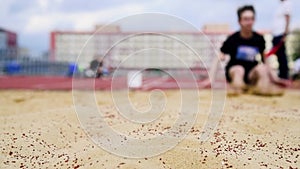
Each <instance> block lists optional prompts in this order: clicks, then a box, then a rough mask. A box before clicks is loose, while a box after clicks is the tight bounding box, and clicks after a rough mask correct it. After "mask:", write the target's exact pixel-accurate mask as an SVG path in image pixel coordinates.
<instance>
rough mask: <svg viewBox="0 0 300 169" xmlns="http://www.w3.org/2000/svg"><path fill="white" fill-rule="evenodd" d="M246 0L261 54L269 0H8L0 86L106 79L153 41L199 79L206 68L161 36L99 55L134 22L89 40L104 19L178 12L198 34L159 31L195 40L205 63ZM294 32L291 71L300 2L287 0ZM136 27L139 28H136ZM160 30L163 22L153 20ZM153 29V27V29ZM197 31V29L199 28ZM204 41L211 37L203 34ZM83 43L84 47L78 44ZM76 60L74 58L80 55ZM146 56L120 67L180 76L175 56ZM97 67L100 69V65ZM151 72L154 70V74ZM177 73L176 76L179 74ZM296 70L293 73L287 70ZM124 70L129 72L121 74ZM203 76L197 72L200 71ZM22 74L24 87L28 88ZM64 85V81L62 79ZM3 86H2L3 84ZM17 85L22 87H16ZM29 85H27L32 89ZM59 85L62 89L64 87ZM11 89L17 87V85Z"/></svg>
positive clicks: (0, 28)
mask: <svg viewBox="0 0 300 169" xmlns="http://www.w3.org/2000/svg"><path fill="white" fill-rule="evenodd" d="M244 4H252V5H254V6H255V8H256V11H257V19H256V25H255V30H257V31H258V32H260V33H261V34H263V35H264V37H265V40H266V51H267V50H269V49H271V47H272V43H271V40H272V34H271V26H270V25H271V22H272V18H273V15H274V12H273V10H272V9H274V8H276V5H278V4H277V3H270V1H266V0H264V1H254V0H247V1H238V0H231V1H225V0H222V1H218V3H213V2H211V1H205V0H201V1H197V2H195V1H191V0H188V1H181V0H180V1H176V2H171V1H169V0H167V1H162V0H154V1H151V2H147V1H134V0H129V1H126V2H122V1H116V0H113V1H107V2H103V1H88V2H84V1H80V0H74V1H70V0H67V1H62V0H54V1H50V0H29V1H16V0H9V1H5V2H3V3H2V5H1V7H0V8H1V10H0V11H1V12H0V19H1V24H0V76H1V79H2V82H1V83H0V87H1V86H2V88H7V87H12V86H13V85H12V84H13V82H14V81H10V83H9V84H8V81H7V78H8V77H12V79H10V80H16V81H15V84H19V83H18V81H17V79H16V77H17V76H18V77H19V76H28V77H32V78H35V79H31V80H28V81H29V82H28V83H30V85H31V86H32V84H34V81H36V83H38V82H42V81H44V82H45V79H39V78H41V77H52V78H56V79H53V80H50V79H49V78H48V80H49V83H50V82H51V81H52V82H53V81H59V80H66V79H62V78H67V77H72V76H73V75H75V76H76V77H110V76H111V75H112V74H113V71H114V69H115V68H116V66H117V65H118V64H119V63H120V62H121V60H122V59H123V58H124V57H126V55H127V53H130V52H128V50H129V49H132V48H141V49H142V48H144V47H145V45H149V44H150V46H151V45H154V44H156V45H157V44H158V46H159V47H164V48H168V49H171V50H172V51H173V52H177V53H178V54H179V55H180V57H181V56H182V57H183V58H184V59H185V60H186V61H187V62H188V64H189V65H188V66H189V67H190V68H191V69H192V70H193V71H194V72H197V73H200V72H204V74H203V75H199V77H205V67H204V66H203V65H202V66H201V65H200V64H199V61H197V60H195V58H194V59H193V58H192V57H188V56H189V54H188V53H185V52H184V51H183V52H182V51H180V50H181V49H179V48H176V47H174V44H173V42H165V41H163V40H161V39H159V38H156V39H154V40H151V41H149V38H147V36H144V37H141V38H136V39H135V40H132V41H130V42H127V43H126V45H125V46H123V47H122V48H119V49H117V50H118V51H115V53H114V54H111V55H113V56H109V59H104V56H105V55H107V54H106V53H105V51H107V49H108V48H109V47H110V46H112V44H113V43H114V42H115V41H116V40H118V39H121V38H123V37H126V36H127V35H130V34H131V33H133V32H138V31H141V30H135V25H126V24H124V25H122V23H120V24H117V25H109V27H106V29H105V30H104V31H101V33H99V34H98V36H97V38H92V39H90V40H89V41H88V43H87V45H86V46H84V45H85V43H86V42H87V40H88V39H89V38H90V37H91V36H92V35H93V34H94V33H95V32H96V30H99V28H101V27H102V26H104V25H105V24H109V23H112V22H114V21H115V20H118V19H120V18H123V17H126V16H130V15H134V14H138V13H145V12H160V13H165V14H169V15H174V16H176V17H179V18H181V19H183V20H185V21H187V22H189V23H190V24H192V25H193V26H194V27H195V28H197V29H198V30H199V31H176V30H175V31H172V30H164V33H166V34H170V35H175V36H180V38H182V39H184V41H185V42H187V43H189V44H193V46H192V47H193V48H196V49H199V50H198V51H202V52H200V53H203V54H201V55H202V58H203V61H204V62H205V63H206V64H209V63H210V61H211V60H212V57H211V56H212V55H213V54H212V52H213V49H211V48H208V46H209V45H210V43H211V44H212V45H213V46H214V47H215V49H218V48H219V47H220V45H221V44H222V43H223V41H224V40H225V38H226V37H227V36H228V35H230V34H231V33H232V32H234V31H236V30H237V29H238V28H239V26H238V23H237V17H236V9H237V8H238V7H239V6H241V5H244ZM292 4H293V10H292V15H291V16H292V20H291V23H292V24H291V33H290V34H289V36H288V40H287V43H286V44H287V53H288V57H289V66H290V69H291V70H292V69H293V66H294V60H296V59H297V58H298V57H300V43H299V42H300V16H299V15H297V11H296V10H297V7H300V2H299V1H295V0H292ZM139 23H140V25H142V27H144V28H145V30H149V28H154V29H155V27H156V26H155V25H153V23H151V22H148V21H147V20H140V21H139ZM140 25H139V27H141V26H140ZM157 26H158V27H159V28H161V27H163V23H162V24H160V25H157ZM150 30H151V29H150ZM201 32H202V33H201ZM204 36H205V38H208V41H207V40H206V39H205V40H204ZM83 47H84V49H85V50H84V51H82V48H83ZM79 55H80V56H81V58H84V59H79V60H78V61H77V57H78V56H79ZM144 55H145V56H144V58H143V57H141V59H139V60H134V61H132V63H128V64H127V65H126V66H124V67H122V68H123V69H124V71H126V70H130V69H137V68H143V67H145V68H147V67H151V66H152V65H156V66H157V65H158V67H159V68H160V69H168V70H171V69H172V72H174V74H177V75H178V74H179V76H180V75H182V72H183V71H182V68H181V66H180V63H179V64H178V63H175V62H174V61H172V59H171V60H170V59H169V60H168V59H166V58H167V57H165V58H164V57H161V55H163V54H156V55H157V57H156V58H155V59H152V60H150V61H149V60H148V59H145V58H147V57H148V56H150V55H153V54H144ZM269 63H270V65H271V67H272V68H274V70H276V69H277V68H278V63H277V59H276V57H274V56H272V57H270V59H269ZM98 65H100V67H98ZM153 72H154V74H158V75H159V76H160V75H161V74H160V73H159V72H158V73H157V70H151V71H150V74H153ZM155 72H156V73H155ZM178 72H179V73H178ZM291 72H293V71H291ZM124 74H126V73H124ZM200 74H201V73H200ZM24 80H25V79H22V82H24V83H22V85H25V84H26V83H25V81H24ZM66 82H67V83H68V84H69V80H67V81H66ZM1 84H2V85H1ZM19 85H20V84H19ZM30 85H29V86H30ZM61 86H63V85H62V84H61ZM15 87H18V86H17V85H15Z"/></svg>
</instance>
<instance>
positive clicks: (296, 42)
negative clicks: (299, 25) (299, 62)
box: [291, 29, 300, 60]
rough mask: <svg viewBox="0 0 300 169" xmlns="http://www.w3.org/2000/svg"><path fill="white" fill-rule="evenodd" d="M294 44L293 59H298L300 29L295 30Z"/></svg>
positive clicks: (299, 56)
mask: <svg viewBox="0 0 300 169" xmlns="http://www.w3.org/2000/svg"><path fill="white" fill-rule="evenodd" d="M292 35H293V40H292V42H291V45H292V59H293V60H296V59H298V58H300V29H297V30H295V31H293V33H292Z"/></svg>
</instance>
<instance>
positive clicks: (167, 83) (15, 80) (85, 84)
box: [0, 76, 300, 90]
mask: <svg viewBox="0 0 300 169" xmlns="http://www.w3.org/2000/svg"><path fill="white" fill-rule="evenodd" d="M181 82H182V83H180V84H181V88H185V89H190V88H195V84H194V82H193V81H191V80H187V79H182V81H181ZM202 82H203V81H197V85H198V86H197V88H209V87H210V86H204V85H203V83H202ZM112 86H113V88H114V89H126V88H127V81H126V78H125V77H119V78H115V79H114V80H112V78H102V79H93V78H75V79H72V78H70V77H54V76H53V77H47V76H0V89H35V90H72V89H73V87H74V89H79V90H85V89H88V90H91V89H92V90H93V89H95V90H111V88H112ZM215 86H216V88H224V81H223V80H218V81H216V82H215ZM178 88H179V85H178V83H177V82H176V81H175V80H174V79H172V78H147V79H143V85H142V87H141V88H139V90H152V89H162V90H163V89H178ZM288 88H291V89H300V81H295V82H293V83H292V84H291V85H290V86H289V87H288Z"/></svg>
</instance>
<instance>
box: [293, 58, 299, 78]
mask: <svg viewBox="0 0 300 169" xmlns="http://www.w3.org/2000/svg"><path fill="white" fill-rule="evenodd" d="M298 79H300V58H298V59H296V60H295V62H294V74H293V80H298Z"/></svg>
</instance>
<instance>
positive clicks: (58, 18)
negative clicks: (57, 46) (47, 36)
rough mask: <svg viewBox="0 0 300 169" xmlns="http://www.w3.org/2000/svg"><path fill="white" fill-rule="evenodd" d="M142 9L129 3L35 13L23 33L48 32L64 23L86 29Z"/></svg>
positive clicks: (77, 28)
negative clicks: (91, 9) (112, 6)
mask: <svg viewBox="0 0 300 169" xmlns="http://www.w3.org/2000/svg"><path fill="white" fill-rule="evenodd" d="M143 11H144V7H143V6H142V5H138V4H129V5H124V6H120V7H117V8H109V9H105V10H99V11H85V12H73V13H65V12H63V11H59V12H52V13H45V14H36V15H33V16H31V17H29V19H28V22H27V24H26V25H25V28H24V33H40V32H45V33H48V32H49V31H51V30H53V29H60V28H61V27H63V25H60V24H62V23H65V24H66V25H72V28H68V29H76V30H88V29H92V27H93V26H94V25H95V24H97V23H102V22H104V23H106V22H110V21H111V20H112V19H115V18H120V17H123V16H124V14H127V15H128V14H135V13H141V12H143Z"/></svg>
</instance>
